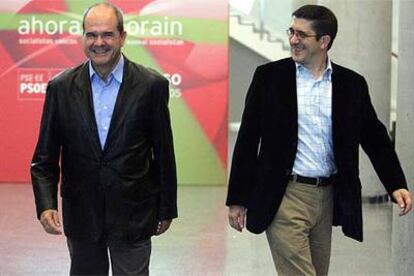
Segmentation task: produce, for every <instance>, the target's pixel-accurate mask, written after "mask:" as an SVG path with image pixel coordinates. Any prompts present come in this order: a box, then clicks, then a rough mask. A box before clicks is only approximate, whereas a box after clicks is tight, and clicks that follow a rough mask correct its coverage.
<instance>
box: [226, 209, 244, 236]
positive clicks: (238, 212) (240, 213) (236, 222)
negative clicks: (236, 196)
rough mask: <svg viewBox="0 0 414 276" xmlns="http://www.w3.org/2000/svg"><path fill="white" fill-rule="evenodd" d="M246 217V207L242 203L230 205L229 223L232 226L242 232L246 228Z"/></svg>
mask: <svg viewBox="0 0 414 276" xmlns="http://www.w3.org/2000/svg"><path fill="white" fill-rule="evenodd" d="M245 218H246V208H245V207H243V206H240V205H231V206H230V207H229V224H230V226H231V227H233V228H234V229H236V230H237V231H239V232H241V231H242V230H243V228H244V222H245V220H246V219H245Z"/></svg>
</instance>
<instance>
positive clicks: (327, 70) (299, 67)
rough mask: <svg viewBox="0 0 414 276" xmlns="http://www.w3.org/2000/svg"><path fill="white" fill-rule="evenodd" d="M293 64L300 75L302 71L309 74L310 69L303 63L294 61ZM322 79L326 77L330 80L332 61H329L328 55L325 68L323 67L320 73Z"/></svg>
mask: <svg viewBox="0 0 414 276" xmlns="http://www.w3.org/2000/svg"><path fill="white" fill-rule="evenodd" d="M295 65H296V71H297V72H298V73H299V74H300V75H302V74H304V73H309V74H310V71H309V70H308V69H307V68H306V67H305V66H304V65H303V64H300V63H298V62H295ZM322 79H324V80H326V79H327V80H328V81H331V80H332V63H331V59H330V58H329V57H327V62H326V68H325V71H324V72H323V74H322Z"/></svg>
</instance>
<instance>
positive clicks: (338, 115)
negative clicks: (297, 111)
mask: <svg viewBox="0 0 414 276" xmlns="http://www.w3.org/2000/svg"><path fill="white" fill-rule="evenodd" d="M343 82H344V78H343V77H342V76H341V68H340V67H338V66H337V65H336V64H334V63H332V140H333V147H334V151H335V152H336V150H335V149H336V148H337V145H338V143H340V137H341V135H340V127H339V126H340V125H341V119H342V118H343V117H344V114H346V112H347V111H346V110H345V105H344V104H343V103H346V99H345V98H344V97H345V96H346V95H347V94H346V91H344V90H345V89H346V88H345V87H346V84H345V83H343Z"/></svg>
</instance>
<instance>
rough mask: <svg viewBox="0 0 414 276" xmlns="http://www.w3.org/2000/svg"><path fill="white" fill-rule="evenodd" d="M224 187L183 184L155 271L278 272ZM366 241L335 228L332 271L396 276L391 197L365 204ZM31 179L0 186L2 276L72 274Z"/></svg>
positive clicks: (157, 249)
mask: <svg viewBox="0 0 414 276" xmlns="http://www.w3.org/2000/svg"><path fill="white" fill-rule="evenodd" d="M225 193H226V189H225V188H224V187H180V188H179V218H178V219H177V220H175V221H174V223H173V225H172V228H171V230H170V231H169V232H167V233H166V234H164V235H163V236H161V237H157V238H154V239H153V253H152V260H151V267H150V269H151V275H255V276H259V275H275V274H276V272H275V270H274V268H273V264H272V260H271V256H270V252H269V249H268V248H267V244H266V239H265V237H264V236H263V235H259V236H255V235H252V234H250V233H247V232H243V233H241V234H240V233H237V232H236V231H233V230H231V229H230V228H229V227H228V226H227V217H226V215H227V213H226V212H227V210H226V208H225V207H224V200H225ZM363 207H364V219H365V220H364V227H365V229H364V230H365V241H364V243H358V242H354V241H352V240H350V239H348V238H345V237H343V236H342V233H341V231H340V229H337V228H335V230H334V237H333V252H332V262H331V269H330V275H391V271H390V255H391V252H390V244H391V216H392V208H391V204H390V203H385V204H379V205H370V204H365V205H364V206H363ZM34 213H35V211H34V203H33V196H32V191H31V186H30V185H25V184H13V185H12V184H0V275H1V276H8V275H68V264H69V256H68V253H67V250H66V244H65V239H64V238H63V237H62V236H49V235H46V234H45V233H43V230H42V229H41V226H40V224H39V223H38V221H37V220H36V218H35V215H34Z"/></svg>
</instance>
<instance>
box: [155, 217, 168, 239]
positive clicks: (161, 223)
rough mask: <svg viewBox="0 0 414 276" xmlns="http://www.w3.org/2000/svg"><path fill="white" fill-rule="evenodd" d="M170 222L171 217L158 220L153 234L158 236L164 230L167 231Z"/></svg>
mask: <svg viewBox="0 0 414 276" xmlns="http://www.w3.org/2000/svg"><path fill="white" fill-rule="evenodd" d="M171 222H172V219H166V220H161V221H159V222H158V224H157V229H156V231H155V235H156V236H158V235H161V234H162V233H164V232H165V231H167V230H168V228H169V227H170V225H171Z"/></svg>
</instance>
